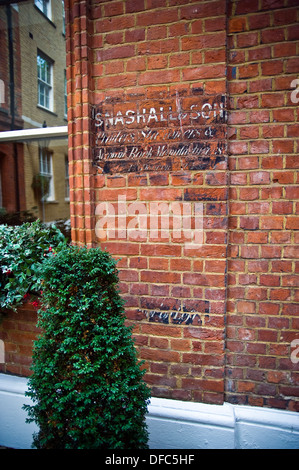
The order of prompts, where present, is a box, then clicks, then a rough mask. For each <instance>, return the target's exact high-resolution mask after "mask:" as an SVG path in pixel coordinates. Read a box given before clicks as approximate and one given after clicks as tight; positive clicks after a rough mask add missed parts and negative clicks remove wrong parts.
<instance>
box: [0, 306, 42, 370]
mask: <svg viewBox="0 0 299 470" xmlns="http://www.w3.org/2000/svg"><path fill="white" fill-rule="evenodd" d="M36 323H37V311H36V308H34V307H33V306H32V305H30V304H29V303H26V304H24V305H23V306H22V307H20V308H18V311H17V312H13V311H11V312H9V313H6V314H5V315H4V316H3V317H2V321H1V323H0V340H1V341H3V343H2V344H1V346H3V344H4V360H5V362H4V363H0V372H4V373H8V374H14V375H21V376H24V377H28V376H29V375H30V374H31V371H30V365H31V362H32V346H33V341H35V340H36V337H37V334H38V332H39V330H38V329H37V326H36ZM1 352H2V349H1Z"/></svg>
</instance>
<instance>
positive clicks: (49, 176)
mask: <svg viewBox="0 0 299 470" xmlns="http://www.w3.org/2000/svg"><path fill="white" fill-rule="evenodd" d="M39 171H40V175H41V184H42V195H43V196H42V200H44V201H54V179H53V164H52V154H51V153H50V152H49V150H48V149H46V148H41V147H40V149H39Z"/></svg>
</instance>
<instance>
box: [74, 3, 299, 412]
mask: <svg viewBox="0 0 299 470" xmlns="http://www.w3.org/2000/svg"><path fill="white" fill-rule="evenodd" d="M296 3H297V2H294V1H288V0H284V1H280V0H277V1H274V2H273V1H272V2H268V1H266V0H259V1H237V2H233V1H230V2H226V1H222V0H215V1H203V2H189V1H187V0H168V1H166V0H141V1H137V0H134V1H133V0H132V1H131V0H126V1H113V2H108V1H106V0H103V1H99V0H97V1H94V2H93V1H90V2H86V1H85V0H68V1H66V14H67V51H68V53H67V63H68V69H67V74H68V105H69V116H68V118H69V136H70V137H69V158H70V186H71V221H72V237H73V242H74V243H77V244H87V245H88V246H95V245H99V246H101V247H102V248H107V249H108V250H109V251H110V252H111V253H112V254H113V255H114V256H115V257H116V258H120V261H119V263H118V267H119V271H120V287H121V293H122V295H123V297H124V298H125V300H126V315H127V318H128V323H129V324H131V323H134V324H135V329H134V337H135V339H136V345H137V347H138V351H139V354H140V357H141V358H142V359H144V360H145V361H146V367H147V373H146V380H147V382H148V383H149V385H150V386H151V387H152V393H153V395H154V396H161V397H168V398H175V399H184V400H195V401H200V402H208V403H223V401H228V402H232V403H240V404H250V405H258V406H270V407H276V408H284V409H289V410H298V363H297V364H296V358H297V356H298V354H297V353H296V349H295V346H296V345H295V343H292V341H293V340H294V339H299V331H298V330H299V328H298V326H299V325H298V303H296V301H297V302H298V296H297V299H296V294H297V293H298V291H297V290H296V283H298V277H297V276H296V272H297V271H298V263H297V262H296V260H297V259H298V257H296V251H295V250H296V244H297V243H298V237H297V235H298V232H297V231H296V229H298V220H297V225H296V217H295V214H296V210H297V207H298V194H297V193H296V191H297V187H298V186H297V187H296V184H297V173H296V166H297V165H298V157H297V151H298V149H297V145H298V144H297V140H296V137H297V136H298V124H297V122H298V103H294V102H292V100H291V93H292V91H296V90H295V88H294V85H291V82H292V81H293V79H295V78H296V74H298V59H297V54H298V41H296V40H298V26H297V25H298V8H297V5H296ZM292 86H293V88H292ZM292 96H293V97H294V94H293V95H292ZM224 97H226V98H227V108H228V113H227V114H228V120H227V123H226V122H225V120H224V119H223V114H222V117H221V116H220V113H219V109H218V112H217V113H216V114H215V115H214V114H213V113H212V114H211V115H210V118H209V119H207V120H205V118H204V119H203V117H202V116H201V118H199V119H198V120H195V119H194V114H192V112H193V111H194V110H195V109H196V110H198V109H199V107H196V106H197V105H198V106H201V105H202V104H203V103H205V102H207V103H210V104H211V106H212V109H214V108H213V106H214V105H215V106H216V107H217V103H218V106H219V103H220V101H219V100H220V99H222V100H224ZM203 100H206V101H203ZM223 102H225V100H224V101H223ZM192 105H194V106H195V107H193V108H191V106H192ZM169 106H171V107H172V111H174V114H173V115H172V114H171V113H170V112H169ZM161 107H162V108H163V111H161V113H160V117H159V119H158V120H155V119H154V118H153V115H151V117H152V119H150V120H149V119H148V120H147V127H144V123H143V120H142V118H140V120H139V122H138V125H137V117H136V116H137V113H138V112H139V113H140V114H142V113H143V109H145V110H146V116H147V118H148V117H149V116H150V111H149V110H150V109H151V108H155V109H156V110H157V109H158V108H159V110H160V108H161ZM166 109H167V113H166V114H167V119H168V121H166V122H167V124H165V121H164V120H163V119H162V117H165V114H163V113H165V110H166ZM178 109H181V118H182V121H180V120H178V119H177V120H175V112H176V111H178ZM191 109H192V112H191ZM215 109H216V108H215ZM130 110H131V111H134V112H135V118H136V120H135V123H134V124H133V123H132V120H130V119H126V120H125V119H124V116H127V117H128V116H132V114H130V113H129V115H126V112H127V111H130ZM118 113H121V114H118ZM112 114H113V116H114V117H113V119H112V117H111V116H112ZM182 116H185V117H182ZM95 118H97V119H98V120H96V119H95ZM172 118H173V119H172ZM176 118H178V116H177V115H176ZM184 119H186V120H187V121H184ZM188 119H189V121H188ZM101 120H103V121H104V125H103V124H102V123H101V124H100V126H95V124H99V123H100V121H101ZM157 121H159V122H157ZM191 121H192V123H191ZM191 124H192V126H191ZM191 127H192V128H195V129H197V130H200V132H202V131H203V130H204V133H203V134H201V138H200V139H199V140H200V141H199V142H198V139H197V140H196V139H195V140H194V141H193V140H192V139H191V137H190V139H191V142H189V143H190V147H189V148H191V149H193V150H194V149H195V148H199V143H201V144H202V147H201V148H202V150H200V151H199V152H198V154H196V152H195V153H194V152H193V157H194V155H195V154H196V155H197V156H198V158H191V157H192V150H191V156H190V155H188V156H187V157H186V156H185V154H178V153H175V152H174V150H173V149H174V148H176V149H178V148H179V145H181V144H182V140H183V139H181V138H178V139H177V140H176V139H175V138H174V145H171V142H170V135H172V136H174V135H181V136H182V135H184V136H185V137H186V136H187V135H191V134H186V133H185V134H184V131H185V130H186V129H190V128H191ZM207 129H210V130H211V129H212V131H213V132H211V133H210V130H208V132H207V134H205V130H207ZM142 130H143V131H144V132H145V131H146V132H147V133H146V137H145V136H144V135H143V138H140V139H139V140H138V139H137V137H138V136H139V137H140V132H142ZM152 131H155V132H156V135H157V136H158V139H160V138H161V136H164V137H165V141H164V142H161V141H160V140H158V142H157V145H159V144H160V145H162V144H163V143H164V145H166V146H167V151H166V154H163V155H162V156H161V154H159V155H158V151H157V145H155V144H156V141H155V139H154V138H153V137H151V136H152V135H153V134H149V133H148V132H152ZM180 131H181V134H179V132H180ZM118 132H121V133H122V134H121V135H122V139H123V140H122V141H121V142H118V144H119V145H114V144H115V141H116V142H117V133H118ZM124 132H127V134H126V136H125V134H124ZM169 132H175V133H178V134H170V133H169ZM96 135H97V136H98V139H96ZM130 136H133V137H134V139H137V142H138V145H139V147H138V151H140V152H141V153H139V154H138V157H136V156H135V158H132V159H131V161H129V163H128V162H127V161H125V160H126V158H120V154H121V152H125V155H126V156H127V155H128V154H129V153H130V152H132V145H131V146H130V145H129V143H128V140H126V139H130ZM136 136H137V137H136ZM133 137H132V138H133ZM139 137H138V138H139ZM113 139H116V140H113ZM134 142H135V141H134ZM219 142H221V144H220V145H219V146H218V143H219ZM183 144H184V145H185V144H186V142H184V143H183ZM183 144H182V145H183ZM184 145H183V147H180V148H183V149H184V148H185V147H184ZM220 149H221V151H220ZM205 150H207V151H206V153H205ZM136 152H137V151H136ZM142 152H145V154H144V153H142ZM146 152H147V153H146ZM133 153H134V152H133ZM112 157H113V158H112ZM160 157H161V158H160ZM127 160H130V159H127ZM190 162H193V163H192V164H191V163H190ZM146 165H147V166H146ZM148 165H152V166H151V168H149V166H148ZM156 165H157V166H156ZM154 168H156V171H153V169H154ZM149 170H151V171H149ZM119 196H121V197H124V196H125V197H126V201H127V205H126V206H121V205H119V204H118V203H119V200H118V198H119ZM296 200H297V202H296ZM154 202H158V203H159V202H160V203H163V202H164V203H167V204H168V205H171V204H180V205H181V206H182V205H183V204H184V203H187V204H189V205H190V207H191V208H192V210H194V208H197V209H198V207H200V208H202V209H203V218H202V221H203V229H204V230H203V237H204V238H203V243H202V246H198V247H194V246H193V247H192V250H190V249H187V248H186V244H185V242H186V238H184V237H182V238H181V239H178V238H175V237H174V231H173V230H172V229H173V228H174V227H170V231H169V233H168V232H167V233H168V238H163V237H162V233H161V232H160V233H158V236H157V237H156V238H154V237H151V236H149V233H148V231H147V232H142V231H139V232H138V237H137V238H132V237H131V238H130V237H129V236H128V232H125V235H126V236H123V234H122V235H120V233H121V232H118V235H117V237H118V238H113V235H114V234H113V230H111V227H110V229H109V230H106V231H102V232H101V231H100V225H99V223H100V222H101V221H102V219H101V216H102V215H103V214H102V212H101V210H102V209H103V207H104V206H103V204H106V203H107V207H109V208H110V209H111V208H113V209H114V211H115V215H116V218H115V220H117V221H120V219H121V217H120V216H121V215H123V212H122V211H123V208H124V207H125V209H126V210H131V209H132V208H133V209H134V208H136V207H138V208H139V209H142V208H144V209H145V216H144V220H146V221H147V222H148V220H149V212H148V210H149V208H150V204H151V203H154ZM134 204H135V206H134ZM197 204H199V206H197ZM200 204H202V205H200ZM181 206H180V207H181ZM168 207H169V206H168ZM129 208H130V209H129ZM195 215H196V214H195V213H193V218H192V223H193V224H195V220H196V218H195ZM133 216H136V213H135V212H134V210H133V212H132V213H131V217H129V214H128V213H127V219H126V224H127V225H128V224H130V223H131V226H134V217H133ZM111 220H112V222H113V220H114V219H113V218H112V219H111ZM122 220H123V219H122ZM140 220H141V219H139V221H140ZM172 223H174V221H173V220H172ZM127 225H126V226H125V228H127ZM193 226H194V225H193ZM193 226H192V227H193ZM147 227H148V225H147ZM133 233H134V232H133ZM183 235H186V234H185V233H183ZM109 237H110V238H109ZM111 237H112V238H111ZM108 238H109V239H108ZM292 353H293V354H292ZM292 359H293V361H292Z"/></svg>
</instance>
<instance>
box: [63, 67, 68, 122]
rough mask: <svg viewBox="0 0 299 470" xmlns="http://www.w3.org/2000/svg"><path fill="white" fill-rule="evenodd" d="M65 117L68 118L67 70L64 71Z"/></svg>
mask: <svg viewBox="0 0 299 470" xmlns="http://www.w3.org/2000/svg"><path fill="white" fill-rule="evenodd" d="M64 117H65V118H67V81H66V70H65V71H64Z"/></svg>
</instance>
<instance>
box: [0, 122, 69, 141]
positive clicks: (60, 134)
mask: <svg viewBox="0 0 299 470" xmlns="http://www.w3.org/2000/svg"><path fill="white" fill-rule="evenodd" d="M67 135H68V128H67V126H57V127H42V128H38V129H21V130H17V131H3V132H0V142H22V141H24V140H39V139H45V138H48V139H50V138H51V139H55V138H58V139H60V138H64V137H67Z"/></svg>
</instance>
